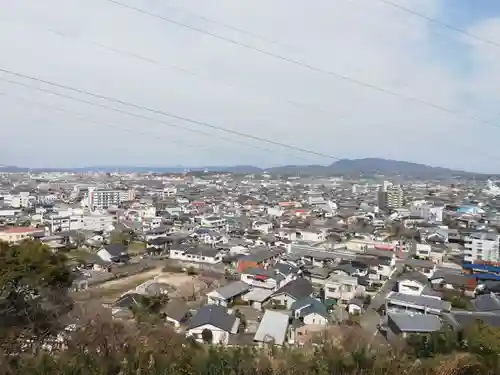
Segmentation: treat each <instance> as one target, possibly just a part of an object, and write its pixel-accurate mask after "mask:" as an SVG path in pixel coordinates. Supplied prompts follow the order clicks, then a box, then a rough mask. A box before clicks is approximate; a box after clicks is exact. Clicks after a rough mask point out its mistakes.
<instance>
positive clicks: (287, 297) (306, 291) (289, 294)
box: [271, 278, 313, 309]
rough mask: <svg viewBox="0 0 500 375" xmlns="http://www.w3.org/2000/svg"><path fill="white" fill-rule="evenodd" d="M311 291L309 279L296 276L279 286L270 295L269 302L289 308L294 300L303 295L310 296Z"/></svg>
mask: <svg viewBox="0 0 500 375" xmlns="http://www.w3.org/2000/svg"><path fill="white" fill-rule="evenodd" d="M312 292H313V288H312V284H311V282H310V281H309V280H306V279H303V278H298V279H295V280H292V281H290V282H289V283H288V284H286V285H284V286H282V287H281V288H279V289H278V290H277V291H276V292H274V293H273V294H272V295H271V302H272V303H273V304H275V305H279V306H284V307H285V308H287V309H290V307H291V306H292V304H293V303H294V302H295V301H298V300H299V299H301V298H304V297H310V296H311V294H312Z"/></svg>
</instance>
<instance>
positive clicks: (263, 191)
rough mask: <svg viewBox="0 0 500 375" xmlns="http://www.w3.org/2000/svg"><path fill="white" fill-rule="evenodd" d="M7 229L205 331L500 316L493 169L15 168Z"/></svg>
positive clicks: (291, 334)
mask: <svg viewBox="0 0 500 375" xmlns="http://www.w3.org/2000/svg"><path fill="white" fill-rule="evenodd" d="M0 202H1V204H2V206H1V208H0V222H1V223H2V225H3V226H2V227H1V228H0V240H1V241H4V242H7V243H11V244H15V243H20V242H21V241H25V240H31V241H37V242H40V243H42V244H44V245H46V246H47V247H48V248H50V249H51V251H53V252H54V253H63V254H65V255H66V256H67V257H68V259H69V260H70V262H71V264H72V267H73V270H74V272H75V273H77V274H78V278H77V279H76V281H75V282H74V287H73V290H74V292H73V293H74V295H75V298H76V300H78V301H80V303H85V301H88V300H89V299H92V300H96V301H99V303H101V305H102V306H103V308H106V309H109V310H110V311H111V314H112V316H113V319H120V320H129V319H133V311H134V309H135V308H137V307H138V306H140V305H141V303H142V302H141V301H142V299H143V298H152V297H158V296H163V297H164V298H165V301H166V302H165V304H164V306H163V307H162V310H161V316H162V319H164V322H165V324H166V325H170V326H172V327H173V329H175V331H176V332H179V333H182V334H184V335H185V336H186V337H189V338H192V339H193V340H195V341H198V342H200V343H208V342H210V343H217V344H222V345H228V346H231V345H269V344H272V345H279V346H282V345H303V344H304V343H307V342H311V340H314V338H315V337H319V335H321V334H323V333H324V332H325V331H326V330H328V329H329V328H331V327H338V329H342V327H348V326H353V325H354V326H357V327H358V328H359V329H360V330H362V331H365V333H368V334H369V335H371V337H373V340H375V341H376V342H377V343H385V344H391V343H392V342H395V340H401V339H404V338H405V337H407V336H408V335H410V334H412V335H415V334H418V335H425V334H428V333H430V332H435V331H438V330H440V329H441V328H442V327H443V326H449V327H455V328H456V327H460V325H461V324H464V322H467V321H468V320H469V319H472V318H477V319H486V321H487V322H488V324H494V325H495V324H497V323H496V322H497V320H494V319H490V318H491V317H496V316H497V314H498V313H499V311H500V299H499V298H500V297H498V296H497V293H500V265H499V264H500V263H499V262H500V252H499V243H500V235H499V234H498V233H499V229H500V202H498V201H497V198H496V197H495V196H491V195H488V194H485V192H484V189H482V187H481V186H479V185H478V183H470V182H468V183H463V184H461V185H454V186H452V185H448V184H444V183H441V182H424V181H406V182H404V183H401V184H400V185H394V184H393V183H392V182H389V181H387V180H381V181H379V182H377V181H372V182H370V183H368V182H362V181H359V180H352V179H347V178H346V179H344V178H341V177H337V178H333V177H332V178H321V177H317V178H312V177H308V178H298V179H297V178H286V177H279V176H270V175H260V176H259V175H252V174H250V175H243V174H240V175H237V174H221V173H213V174H211V173H201V174H196V175H195V174H192V175H189V174H185V175H176V174H172V175H169V174H153V173H149V174H123V173H121V174H118V173H117V174H110V173H94V174H85V175H84V176H83V175H78V174H69V173H60V174H43V175H34V174H29V175H24V174H2V176H1V190H0Z"/></svg>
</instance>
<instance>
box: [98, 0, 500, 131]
mask: <svg viewBox="0 0 500 375" xmlns="http://www.w3.org/2000/svg"><path fill="white" fill-rule="evenodd" d="M101 1H105V2H108V3H111V4H115V5H117V6H120V7H122V8H126V9H129V10H132V11H134V12H137V13H141V14H143V15H147V16H150V17H153V18H157V19H160V20H163V21H165V22H168V23H171V24H174V25H177V26H179V27H183V28H185V29H189V30H192V31H195V32H198V33H201V34H204V35H208V36H211V37H213V38H215V39H219V40H222V41H225V42H227V43H230V44H233V45H236V46H240V47H243V48H246V49H248V50H251V51H254V52H257V53H260V54H263V55H266V56H269V57H272V58H275V59H278V60H281V61H285V62H288V63H290V64H293V65H296V66H299V67H302V68H305V69H308V70H311V71H314V72H317V73H321V74H325V75H329V76H332V77H335V78H337V79H340V80H343V81H346V82H350V83H352V84H354V85H357V86H361V87H366V88H369V89H371V90H373V91H376V92H380V93H383V94H386V95H389V96H392V97H395V98H398V99H402V100H406V101H409V102H414V103H418V104H420V105H423V106H426V107H430V108H433V109H436V110H439V111H441V112H445V113H448V114H450V115H453V116H458V117H462V118H467V119H469V120H472V121H475V122H480V123H483V124H490V125H491V124H494V126H497V127H498V125H497V124H495V123H493V122H491V121H489V120H483V119H480V118H477V117H473V116H469V115H467V114H465V113H461V112H459V111H457V110H454V109H452V108H448V107H445V106H443V105H440V104H436V103H433V102H430V101H428V100H425V99H420V98H418V97H414V96H409V95H405V94H402V93H399V92H395V91H392V90H390V89H387V88H384V87H381V86H378V85H375V84H372V83H368V82H364V81H361V80H359V79H357V78H353V77H350V76H346V75H344V74H341V73H337V72H334V71H330V70H327V69H323V68H320V67H316V66H314V65H311V64H308V63H305V62H302V61H299V60H295V59H292V58H290V57H286V56H283V55H279V54H277V53H274V52H270V51H267V50H265V49H262V48H258V47H254V46H252V45H250V44H247V43H243V42H239V41H237V40H234V39H231V38H227V37H225V36H222V35H218V34H215V33H212V32H209V31H206V30H203V29H200V28H198V27H195V26H192V25H189V24H187V23H184V22H180V21H177V20H174V19H172V18H169V17H167V16H164V15H161V14H157V13H153V12H150V11H148V10H145V9H142V8H138V7H135V6H132V5H128V4H125V3H122V2H120V1H117V0H101Z"/></svg>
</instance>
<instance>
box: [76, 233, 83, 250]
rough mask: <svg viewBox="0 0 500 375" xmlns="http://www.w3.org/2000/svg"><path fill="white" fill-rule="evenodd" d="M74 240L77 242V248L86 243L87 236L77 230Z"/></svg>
mask: <svg viewBox="0 0 500 375" xmlns="http://www.w3.org/2000/svg"><path fill="white" fill-rule="evenodd" d="M73 241H74V243H75V246H76V247H77V248H80V247H82V246H83V245H84V244H85V236H84V235H83V234H82V233H80V232H76V233H75V235H74V236H73Z"/></svg>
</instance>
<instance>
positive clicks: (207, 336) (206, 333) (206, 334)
mask: <svg viewBox="0 0 500 375" xmlns="http://www.w3.org/2000/svg"><path fill="white" fill-rule="evenodd" d="M201 339H202V340H203V342H204V343H206V344H211V343H212V341H213V340H214V334H213V333H212V331H211V330H209V329H207V328H205V329H204V330H203V331H201Z"/></svg>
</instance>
